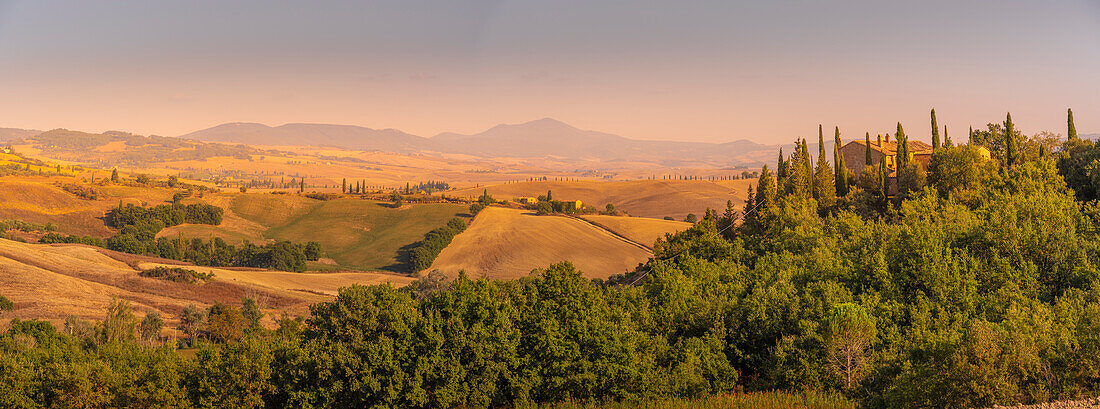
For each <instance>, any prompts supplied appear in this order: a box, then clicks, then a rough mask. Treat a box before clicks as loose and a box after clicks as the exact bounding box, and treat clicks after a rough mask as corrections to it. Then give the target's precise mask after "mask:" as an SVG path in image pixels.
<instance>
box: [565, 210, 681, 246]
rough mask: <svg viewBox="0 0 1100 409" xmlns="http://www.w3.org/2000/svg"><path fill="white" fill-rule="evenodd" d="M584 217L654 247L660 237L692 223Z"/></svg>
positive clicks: (594, 216) (637, 218)
mask: <svg viewBox="0 0 1100 409" xmlns="http://www.w3.org/2000/svg"><path fill="white" fill-rule="evenodd" d="M582 217H583V218H584V219H585V220H588V221H591V222H593V223H596V224H598V225H600V226H601V227H603V228H605V229H608V230H611V231H613V232H615V233H618V234H620V235H623V236H624V237H626V238H628V239H630V240H633V241H636V242H638V243H642V244H644V245H646V246H648V247H650V248H653V243H654V242H656V241H657V239H658V238H664V237H665V234H671V233H676V232H679V231H683V230H687V229H688V228H690V227H691V223H686V222H677V221H671V220H661V219H649V218H643V217H622V216H600V215H586V216H582Z"/></svg>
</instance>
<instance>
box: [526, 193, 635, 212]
mask: <svg viewBox="0 0 1100 409" xmlns="http://www.w3.org/2000/svg"><path fill="white" fill-rule="evenodd" d="M527 207H528V208H529V209H531V210H534V211H535V212H537V213H538V214H554V213H567V214H576V213H584V212H592V211H594V209H589V208H586V207H584V206H581V207H577V202H575V201H560V200H554V193H553V192H552V191H550V190H547V191H546V194H545V195H541V196H539V197H538V202H536V203H532V204H529V205H528V206H527ZM611 209H612V210H614V206H612V207H611Z"/></svg>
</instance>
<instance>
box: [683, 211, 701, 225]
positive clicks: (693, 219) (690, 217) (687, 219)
mask: <svg viewBox="0 0 1100 409" xmlns="http://www.w3.org/2000/svg"><path fill="white" fill-rule="evenodd" d="M684 221H685V222H688V223H695V222H698V221H699V216H696V215H695V213H688V215H687V217H684Z"/></svg>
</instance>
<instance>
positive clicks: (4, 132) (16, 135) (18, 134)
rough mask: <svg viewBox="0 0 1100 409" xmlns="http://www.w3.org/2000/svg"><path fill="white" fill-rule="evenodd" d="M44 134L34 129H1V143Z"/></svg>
mask: <svg viewBox="0 0 1100 409" xmlns="http://www.w3.org/2000/svg"><path fill="white" fill-rule="evenodd" d="M40 133H42V131H37V130H34V129H17V128H0V142H5V141H12V140H16V139H23V138H29V137H31V136H35V135H38V134H40Z"/></svg>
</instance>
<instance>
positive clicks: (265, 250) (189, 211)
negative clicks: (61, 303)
mask: <svg viewBox="0 0 1100 409" xmlns="http://www.w3.org/2000/svg"><path fill="white" fill-rule="evenodd" d="M221 219H222V209H221V208H219V207H217V206H212V205H208V204H189V205H182V204H178V203H177V204H171V205H159V206H155V207H150V208H145V207H138V206H133V205H128V206H119V207H117V208H115V209H113V210H111V212H110V213H108V214H107V217H106V220H107V224H108V225H109V226H112V227H116V228H119V234H117V235H115V236H114V237H111V238H110V239H108V240H107V242H106V247H107V248H109V249H111V250H115V251H121V252H124V253H131V254H147V255H154V256H157V257H163V258H168V259H173V260H182V261H187V262H191V263H194V264H198V265H203V266H222V267H257V268H267V269H273V270H283V271H304V270H305V268H306V261H314V260H317V259H318V258H319V257H320V256H321V245H320V244H319V243H317V242H313V241H311V242H309V243H306V244H304V245H303V244H298V243H291V242H289V241H278V242H274V243H271V244H266V245H255V244H249V243H246V244H244V245H241V246H240V247H235V246H233V245H230V244H227V243H226V242H225V241H224V240H222V239H221V238H214V239H213V240H209V241H204V240H202V239H198V238H195V239H186V238H183V237H176V238H172V237H160V238H157V237H156V235H157V233H159V232H160V231H161V230H163V229H164V228H165V227H168V226H175V225H179V224H182V223H199V224H219V223H221ZM70 238H75V239H80V238H79V237H76V236H69V237H60V236H58V237H57V238H51V239H50V240H58V241H53V242H69V243H71V242H80V243H85V242H83V241H64V240H75V239H70ZM85 244H93V245H98V244H96V243H85Z"/></svg>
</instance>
